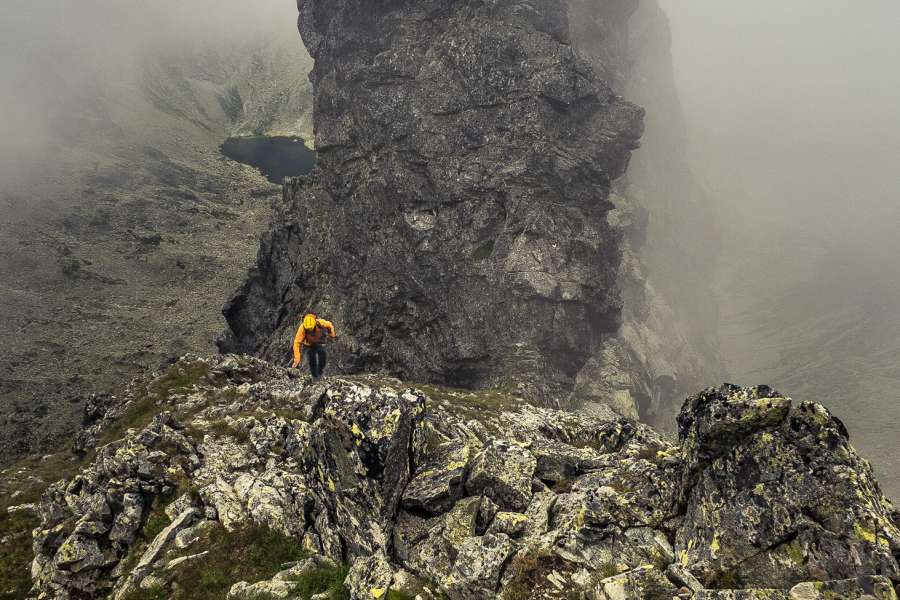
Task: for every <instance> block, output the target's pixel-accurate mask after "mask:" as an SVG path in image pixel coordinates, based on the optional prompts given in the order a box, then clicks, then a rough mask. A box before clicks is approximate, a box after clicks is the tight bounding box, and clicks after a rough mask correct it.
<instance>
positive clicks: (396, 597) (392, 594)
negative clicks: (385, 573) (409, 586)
mask: <svg viewBox="0 0 900 600" xmlns="http://www.w3.org/2000/svg"><path fill="white" fill-rule="evenodd" d="M415 598H416V597H415V596H413V595H412V594H410V593H408V592H401V591H398V590H391V591H389V592H388V595H387V600H415Z"/></svg>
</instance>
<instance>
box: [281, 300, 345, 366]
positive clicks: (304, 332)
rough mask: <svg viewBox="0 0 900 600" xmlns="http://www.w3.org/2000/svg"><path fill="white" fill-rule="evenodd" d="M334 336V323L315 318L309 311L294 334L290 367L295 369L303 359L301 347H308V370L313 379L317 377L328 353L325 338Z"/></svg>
mask: <svg viewBox="0 0 900 600" xmlns="http://www.w3.org/2000/svg"><path fill="white" fill-rule="evenodd" d="M328 337H331V338H335V337H337V335H336V334H335V333H334V325H333V324H332V323H331V321H326V320H325V319H319V318H316V315H314V314H312V313H309V314H307V315H306V316H305V317H303V322H302V323H301V324H300V327H299V328H298V329H297V335H295V336H294V363H293V364H292V365H291V368H293V369H296V368H297V367H299V366H300V363H301V362H302V361H303V348H304V347H306V348H308V349H309V372H310V373H312V376H313V379H318V378H319V377H321V376H322V373H323V372H324V371H325V362H326V361H327V360H328V355H327V354H326V353H325V340H326V338H328Z"/></svg>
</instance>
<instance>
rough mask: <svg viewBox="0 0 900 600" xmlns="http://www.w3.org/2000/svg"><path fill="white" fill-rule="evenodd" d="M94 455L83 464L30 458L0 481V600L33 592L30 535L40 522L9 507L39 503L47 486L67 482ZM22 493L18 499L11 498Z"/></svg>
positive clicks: (57, 457) (64, 457) (65, 458)
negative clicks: (61, 481) (12, 510)
mask: <svg viewBox="0 0 900 600" xmlns="http://www.w3.org/2000/svg"><path fill="white" fill-rule="evenodd" d="M92 459H93V456H92V455H89V456H85V457H83V458H82V459H81V460H79V459H77V458H75V457H74V456H72V454H70V453H68V452H61V453H58V454H53V455H50V456H48V457H46V458H36V457H35V458H27V459H24V460H21V461H19V462H18V463H16V465H15V466H13V467H12V468H10V469H9V474H8V475H6V476H4V478H3V479H2V481H0V540H2V539H5V540H7V541H6V542H5V543H3V544H0V600H21V599H23V598H26V597H27V596H28V591H29V590H30V589H31V561H32V560H33V559H34V554H33V553H32V549H31V531H32V530H33V529H34V528H35V527H37V526H38V525H39V524H40V521H39V519H38V518H37V517H36V516H34V515H32V514H31V513H26V512H15V513H12V514H10V513H9V512H7V509H8V508H9V507H10V506H16V505H20V504H29V503H33V502H38V501H39V500H40V498H41V494H43V493H44V490H45V489H47V485H48V484H50V483H52V482H55V481H59V480H60V479H68V478H69V477H72V476H73V475H75V473H77V472H78V471H80V470H81V469H82V468H84V466H85V464H86V463H87V462H90V461H91V460H92ZM16 492H19V495H17V496H16V497H15V498H13V497H12V495H13V494H14V493H16Z"/></svg>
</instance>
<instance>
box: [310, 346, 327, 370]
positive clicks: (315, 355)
mask: <svg viewBox="0 0 900 600" xmlns="http://www.w3.org/2000/svg"><path fill="white" fill-rule="evenodd" d="M310 352H311V354H310V358H311V359H312V360H315V367H314V368H313V372H312V373H313V377H315V378H319V377H321V376H322V371H324V370H325V352H324V350H323V349H322V347H321V346H313V347H312V348H310Z"/></svg>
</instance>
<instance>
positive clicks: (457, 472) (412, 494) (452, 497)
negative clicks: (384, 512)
mask: <svg viewBox="0 0 900 600" xmlns="http://www.w3.org/2000/svg"><path fill="white" fill-rule="evenodd" d="M471 458H472V448H471V446H470V445H469V444H468V443H467V442H466V441H465V440H461V439H453V440H450V441H448V442H445V443H443V444H441V445H440V446H438V447H437V448H436V449H435V450H432V451H430V452H428V453H427V454H426V455H425V461H426V462H425V463H424V464H422V465H421V467H420V468H419V469H418V470H417V471H416V474H415V476H414V477H413V478H412V480H410V482H409V485H407V486H406V490H405V491H404V492H403V506H404V507H405V508H409V509H417V510H424V511H426V512H429V513H431V514H440V513H442V512H446V511H447V510H448V509H449V508H450V507H451V506H453V504H454V503H455V502H456V501H457V500H459V499H460V498H461V497H462V495H463V492H464V489H463V483H464V482H465V475H466V467H467V466H468V464H469V460H470V459H471Z"/></svg>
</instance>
